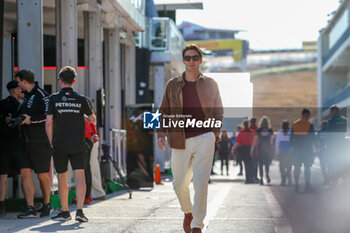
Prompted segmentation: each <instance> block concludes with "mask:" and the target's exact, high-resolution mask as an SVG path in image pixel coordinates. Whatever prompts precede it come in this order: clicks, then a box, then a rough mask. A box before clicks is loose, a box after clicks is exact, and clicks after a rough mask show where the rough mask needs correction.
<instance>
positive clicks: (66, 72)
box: [58, 66, 77, 84]
mask: <svg viewBox="0 0 350 233" xmlns="http://www.w3.org/2000/svg"><path fill="white" fill-rule="evenodd" d="M58 77H59V78H60V79H61V80H62V82H64V83H66V84H73V82H74V79H75V77H77V72H76V71H75V69H74V68H73V67H71V66H65V67H63V68H62V69H61V70H60V73H59V75H58Z"/></svg>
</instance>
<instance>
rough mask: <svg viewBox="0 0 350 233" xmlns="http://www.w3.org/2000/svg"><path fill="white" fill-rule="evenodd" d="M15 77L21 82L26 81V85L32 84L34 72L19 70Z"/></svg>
mask: <svg viewBox="0 0 350 233" xmlns="http://www.w3.org/2000/svg"><path fill="white" fill-rule="evenodd" d="M15 77H18V78H19V79H20V80H21V81H23V80H26V81H27V82H28V83H34V72H33V71H32V70H26V69H23V70H20V71H18V72H17V73H16V75H15Z"/></svg>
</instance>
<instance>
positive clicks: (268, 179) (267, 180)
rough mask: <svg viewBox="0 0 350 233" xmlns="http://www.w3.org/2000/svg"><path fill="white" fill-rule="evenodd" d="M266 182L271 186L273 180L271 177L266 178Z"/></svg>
mask: <svg viewBox="0 0 350 233" xmlns="http://www.w3.org/2000/svg"><path fill="white" fill-rule="evenodd" d="M266 182H267V183H268V184H270V183H271V179H270V177H269V176H266Z"/></svg>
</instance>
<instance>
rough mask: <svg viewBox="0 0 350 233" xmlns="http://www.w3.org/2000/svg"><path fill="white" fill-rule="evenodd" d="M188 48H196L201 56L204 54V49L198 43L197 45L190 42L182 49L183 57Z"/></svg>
mask: <svg viewBox="0 0 350 233" xmlns="http://www.w3.org/2000/svg"><path fill="white" fill-rule="evenodd" d="M187 50H195V51H197V53H198V55H199V56H200V57H202V56H203V52H202V50H201V49H200V48H199V47H198V45H196V44H189V45H186V46H185V48H183V49H182V58H184V57H185V53H186V51H187Z"/></svg>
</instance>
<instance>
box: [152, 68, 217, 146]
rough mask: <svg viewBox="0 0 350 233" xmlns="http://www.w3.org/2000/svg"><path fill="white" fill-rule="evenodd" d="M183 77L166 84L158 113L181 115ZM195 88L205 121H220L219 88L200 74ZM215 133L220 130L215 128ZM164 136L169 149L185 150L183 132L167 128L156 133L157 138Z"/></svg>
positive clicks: (211, 80)
mask: <svg viewBox="0 0 350 233" xmlns="http://www.w3.org/2000/svg"><path fill="white" fill-rule="evenodd" d="M184 75H185V72H184V73H182V75H180V76H178V77H175V78H172V79H171V80H169V82H168V83H167V85H166V87H165V92H164V95H163V98H162V102H161V105H160V108H159V111H160V112H161V113H162V114H167V115H172V114H182V108H183V99H182V88H183V87H184V86H185V81H184ZM196 88H197V93H198V97H199V101H200V103H201V106H202V109H203V112H204V115H205V119H208V118H214V119H215V120H220V121H222V119H223V113H224V110H223V107H222V102H221V97H220V93H219V88H218V85H217V83H216V82H215V81H214V79H212V78H209V77H206V76H204V75H203V74H202V73H201V74H200V75H199V78H198V81H197V84H196ZM213 131H214V130H213ZM215 132H216V133H217V134H218V133H219V132H220V129H219V128H215ZM165 135H166V136H167V138H168V144H169V146H170V147H171V148H173V149H185V132H184V130H178V129H177V130H176V129H174V128H169V129H161V130H159V131H158V138H159V137H164V136H165Z"/></svg>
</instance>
